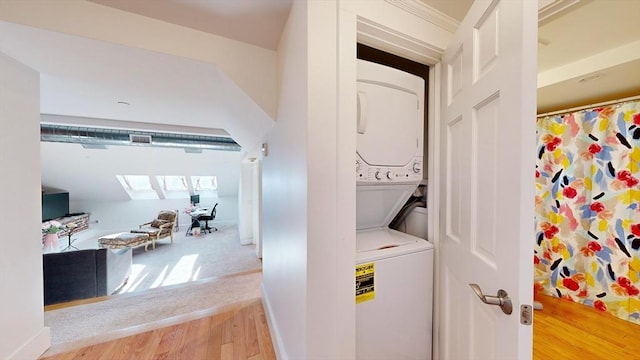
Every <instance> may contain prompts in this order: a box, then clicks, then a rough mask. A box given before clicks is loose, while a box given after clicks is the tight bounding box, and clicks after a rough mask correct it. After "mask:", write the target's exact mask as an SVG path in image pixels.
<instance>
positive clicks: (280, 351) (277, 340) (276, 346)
mask: <svg viewBox="0 0 640 360" xmlns="http://www.w3.org/2000/svg"><path fill="white" fill-rule="evenodd" d="M260 289H261V291H262V306H264V310H265V312H266V315H267V325H269V335H271V343H272V344H273V351H274V352H275V353H276V359H280V360H287V359H289V358H288V357H287V354H286V353H285V352H284V344H283V343H282V337H281V336H280V331H278V325H277V324H276V322H275V318H274V316H273V309H272V307H271V303H270V302H269V296H268V295H267V292H266V290H265V288H264V281H263V282H262V284H261V285H260Z"/></svg>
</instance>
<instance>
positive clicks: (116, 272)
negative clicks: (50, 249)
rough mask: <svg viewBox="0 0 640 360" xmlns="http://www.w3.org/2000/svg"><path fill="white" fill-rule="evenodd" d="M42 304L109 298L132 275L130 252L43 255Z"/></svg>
mask: <svg viewBox="0 0 640 360" xmlns="http://www.w3.org/2000/svg"><path fill="white" fill-rule="evenodd" d="M42 267H43V273H44V304H45V305H51V304H57V303H61V302H67V301H73V300H80V299H88V298H93V297H98V296H105V295H110V294H111V293H113V292H114V291H115V290H116V289H117V288H118V287H120V285H122V283H123V282H124V281H125V280H126V279H127V278H128V277H129V275H130V273H131V248H124V249H118V250H112V249H89V250H76V251H65V252H59V253H50V254H43V255H42Z"/></svg>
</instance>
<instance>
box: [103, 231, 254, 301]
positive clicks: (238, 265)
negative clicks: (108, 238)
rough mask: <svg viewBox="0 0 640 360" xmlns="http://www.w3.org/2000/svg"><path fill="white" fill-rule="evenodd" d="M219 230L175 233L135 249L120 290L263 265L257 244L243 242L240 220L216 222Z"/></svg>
mask: <svg viewBox="0 0 640 360" xmlns="http://www.w3.org/2000/svg"><path fill="white" fill-rule="evenodd" d="M216 227H217V228H218V231H213V232H211V234H209V233H207V234H200V235H199V236H185V235H184V232H183V231H180V232H176V233H174V240H173V244H172V243H171V240H170V239H169V238H164V239H161V240H160V241H158V242H156V248H155V249H154V250H152V249H151V246H149V251H147V252H145V251H144V247H142V246H141V247H137V248H134V249H133V266H132V268H131V276H130V277H129V281H128V282H127V283H126V284H125V285H124V286H123V287H122V288H121V289H120V290H119V291H117V292H116V293H118V294H123V293H130V292H134V291H143V290H148V289H153V288H157V287H161V286H167V285H175V284H182V283H185V282H189V281H194V280H199V279H207V278H211V277H218V276H223V275H228V274H235V273H239V272H244V271H249V270H257V269H261V268H262V264H261V263H260V260H259V259H258V258H257V257H256V253H255V246H253V245H244V246H243V245H240V240H239V236H238V227H237V225H236V224H230V223H226V224H224V223H223V224H216Z"/></svg>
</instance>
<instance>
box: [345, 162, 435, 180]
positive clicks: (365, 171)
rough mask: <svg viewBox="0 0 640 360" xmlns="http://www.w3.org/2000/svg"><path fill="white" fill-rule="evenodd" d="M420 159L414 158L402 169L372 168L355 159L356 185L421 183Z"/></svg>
mask: <svg viewBox="0 0 640 360" xmlns="http://www.w3.org/2000/svg"><path fill="white" fill-rule="evenodd" d="M422 171H423V169H422V157H415V158H414V159H413V161H412V162H410V163H409V164H407V165H405V166H403V167H397V166H394V167H386V166H372V165H369V164H367V163H366V162H364V161H363V160H362V159H361V158H360V157H359V156H357V157H356V183H357V184H383V183H392V184H400V183H415V182H420V181H422Z"/></svg>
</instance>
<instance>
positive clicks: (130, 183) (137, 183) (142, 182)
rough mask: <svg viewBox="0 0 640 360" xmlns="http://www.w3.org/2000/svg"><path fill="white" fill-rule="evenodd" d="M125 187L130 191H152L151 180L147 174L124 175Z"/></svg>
mask: <svg viewBox="0 0 640 360" xmlns="http://www.w3.org/2000/svg"><path fill="white" fill-rule="evenodd" d="M121 177H122V180H123V181H124V183H125V189H127V190H129V191H152V190H153V187H151V181H150V180H149V177H148V176H146V175H122V176H121Z"/></svg>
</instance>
